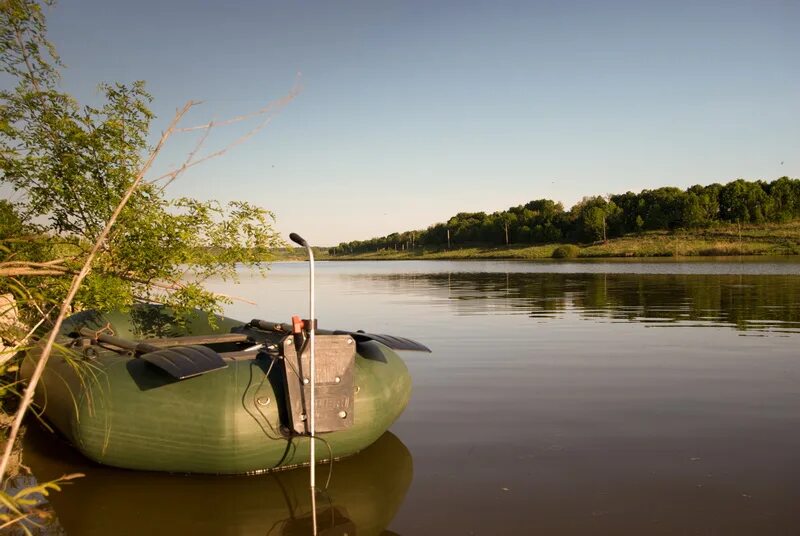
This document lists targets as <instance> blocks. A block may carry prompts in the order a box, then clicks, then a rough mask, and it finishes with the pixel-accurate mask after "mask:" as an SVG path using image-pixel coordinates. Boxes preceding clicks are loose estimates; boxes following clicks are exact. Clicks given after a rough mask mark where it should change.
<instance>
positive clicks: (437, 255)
mask: <svg viewBox="0 0 800 536" xmlns="http://www.w3.org/2000/svg"><path fill="white" fill-rule="evenodd" d="M564 247H567V248H569V247H570V245H569V244H545V245H537V246H525V245H511V246H487V247H480V246H471V247H464V248H452V249H449V250H448V249H422V248H416V249H413V250H408V251H395V250H380V251H376V252H370V253H361V254H357V255H337V256H336V257H330V258H333V259H342V260H345V259H352V260H356V259H358V260H367V259H370V260H399V259H530V260H532V259H548V258H552V257H553V252H554V251H555V250H556V249H558V248H564ZM726 255H800V220H796V221H792V222H789V223H770V224H762V225H742V226H741V227H740V226H738V225H735V224H724V225H715V226H713V227H709V228H708V229H692V230H686V229H682V230H678V231H674V232H668V231H649V232H645V233H642V234H631V235H626V236H623V237H620V238H614V239H611V240H608V241H607V242H604V243H603V242H596V243H594V244H583V245H579V247H578V252H577V256H578V257H583V258H602V257H697V256H726Z"/></svg>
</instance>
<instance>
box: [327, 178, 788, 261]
mask: <svg viewBox="0 0 800 536" xmlns="http://www.w3.org/2000/svg"><path fill="white" fill-rule="evenodd" d="M796 218H800V180H798V179H790V178H789V177H781V178H779V179H777V180H775V181H773V182H771V183H767V182H764V181H746V180H743V179H738V180H735V181H732V182H730V183H728V184H725V185H721V184H711V185H708V186H701V185H695V186H692V187H690V188H687V189H686V190H681V189H680V188H675V187H665V188H657V189H655V190H642V191H641V192H639V193H633V192H626V193H624V194H617V195H610V196H608V197H599V196H597V197H586V198H584V199H582V200H581V201H580V202H579V203H577V204H576V205H575V206H573V207H572V208H571V209H570V210H569V211H565V210H564V207H563V206H562V205H561V204H560V203H556V202H555V201H551V200H549V199H538V200H535V201H530V202H529V203H527V204H525V205H520V206H517V207H511V208H509V209H508V210H505V211H499V212H494V213H491V214H487V213H485V212H472V213H466V212H462V213H459V214H456V215H455V216H453V217H452V218H450V219H449V220H448V221H447V222H446V223H437V224H435V225H432V226H431V227H428V228H427V229H424V230H416V231H406V232H403V233H392V234H390V235H388V236H384V237H377V238H372V239H369V240H361V241H358V240H357V241H353V242H343V243H341V244H339V245H338V246H336V247H335V248H331V249H330V253H331V254H332V255H342V254H345V255H347V254H361V253H371V252H379V251H382V250H394V251H406V250H412V249H414V248H415V247H419V246H422V247H423V248H433V249H439V248H444V247H445V246H447V232H448V230H449V231H450V243H451V247H453V248H462V249H463V248H471V247H479V246H501V245H518V246H524V245H528V244H555V243H559V242H565V241H566V242H572V243H587V242H595V241H598V240H606V239H609V238H616V237H621V236H624V235H627V234H630V233H642V232H645V231H671V232H676V231H678V230H681V229H695V230H699V229H704V228H708V227H711V226H719V225H723V224H725V223H736V224H748V223H756V224H759V223H771V222H772V223H780V222H788V221H790V220H792V219H796ZM506 232H507V236H508V241H506Z"/></svg>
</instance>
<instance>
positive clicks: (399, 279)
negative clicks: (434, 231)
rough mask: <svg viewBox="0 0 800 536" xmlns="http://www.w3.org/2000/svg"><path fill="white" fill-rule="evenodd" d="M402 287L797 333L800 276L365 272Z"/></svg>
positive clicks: (609, 315)
mask: <svg viewBox="0 0 800 536" xmlns="http://www.w3.org/2000/svg"><path fill="white" fill-rule="evenodd" d="M368 277H369V278H370V279H371V280H373V281H375V282H380V281H385V282H387V283H388V284H391V285H392V286H393V287H395V288H396V289H397V290H398V291H399V292H409V291H411V292H420V293H424V294H425V295H431V294H433V296H435V297H436V298H437V300H438V303H439V304H444V305H447V306H449V307H452V308H453V309H454V311H455V312H456V313H457V314H492V315H495V314H527V315H529V316H531V317H537V318H558V317H559V316H562V315H563V314H564V313H565V312H570V313H577V314H578V315H580V316H581V317H584V318H587V319H593V320H595V321H600V320H602V319H608V320H621V321H629V322H643V323H647V324H658V325H665V324H666V325H677V326H686V325H687V323H689V324H690V325H694V326H715V325H727V326H731V327H735V328H736V329H740V330H755V331H786V332H800V276H798V275H769V276H764V275H762V276H756V275H681V274H657V275H642V274H619V273H604V274H560V273H535V274H533V273H519V272H516V273H505V274H503V273H469V272H457V273H446V274H445V273H432V274H408V273H405V274H391V275H374V274H373V275H370V276H368Z"/></svg>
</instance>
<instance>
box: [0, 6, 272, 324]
mask: <svg viewBox="0 0 800 536" xmlns="http://www.w3.org/2000/svg"><path fill="white" fill-rule="evenodd" d="M0 6H1V9H0V27H2V28H3V30H2V44H0V69H1V70H2V71H3V72H5V73H6V74H7V75H10V76H11V77H13V79H15V80H16V82H17V84H16V86H15V87H14V88H13V89H11V90H3V91H0V186H2V187H4V188H6V189H9V188H10V189H13V190H14V191H15V192H16V196H15V197H17V198H18V199H19V201H18V202H16V203H14V204H12V203H10V202H8V201H3V202H2V203H0V255H1V256H0V261H2V262H3V266H5V267H6V268H7V270H6V271H5V272H4V274H3V275H14V276H15V277H9V278H4V279H3V280H2V281H0V293H4V292H11V293H13V294H15V295H16V296H17V298H18V301H19V302H20V303H21V304H22V307H21V311H20V314H21V315H22V317H23V320H24V321H27V322H28V323H31V321H32V320H33V318H35V317H36V316H37V315H39V314H40V312H41V311H40V309H45V308H46V307H47V304H48V303H51V302H52V303H57V302H59V301H60V300H61V299H62V298H63V295H64V294H65V289H66V285H67V284H68V282H69V278H71V275H72V274H73V273H74V272H76V271H77V270H78V269H79V267H80V266H81V264H82V262H83V259H84V258H85V256H86V254H87V252H88V250H89V248H90V247H91V245H92V244H93V243H94V242H95V240H96V238H97V237H98V236H99V233H100V232H101V230H102V229H103V227H104V225H105V222H106V221H108V219H109V217H110V215H111V213H112V211H113V210H114V208H115V207H116V206H117V204H118V203H119V201H120V199H121V197H122V195H123V194H124V192H125V191H126V190H127V189H128V188H129V187H130V185H131V184H132V183H133V181H134V180H135V178H136V175H137V173H138V171H139V170H140V169H141V167H142V163H143V157H144V156H145V155H146V154H147V153H148V152H149V147H148V145H147V141H146V140H147V133H148V130H149V128H150V122H151V120H152V119H153V115H152V113H151V112H150V110H149V107H148V106H149V103H150V101H151V96H150V95H149V94H148V93H147V92H146V90H145V87H144V83H143V82H135V83H133V84H130V85H124V84H118V83H114V84H101V85H100V91H101V93H102V95H103V104H102V105H100V106H80V105H79V104H78V103H77V102H76V101H75V100H74V99H73V98H72V97H71V96H69V95H68V94H66V93H63V92H61V91H60V90H59V89H58V80H59V73H58V67H59V66H60V62H59V60H58V57H57V56H56V54H55V51H54V50H53V48H52V46H51V45H50V44H49V43H48V42H47V40H46V37H45V34H46V27H45V22H44V18H43V16H42V9H41V6H40V5H39V4H37V3H35V2H33V1H31V0H3V2H2V4H0ZM272 219H273V218H272V214H270V213H269V212H267V211H265V210H263V209H261V208H259V207H256V206H254V205H251V204H249V203H247V202H234V203H230V204H228V205H225V206H223V205H221V204H220V203H218V202H216V201H199V200H196V199H190V198H181V199H175V200H171V199H167V197H166V196H165V193H164V190H163V188H162V187H161V185H160V184H159V183H157V182H143V183H142V184H141V186H140V187H139V188H137V190H136V191H135V192H134V194H133V196H132V197H131V199H130V201H129V202H128V204H127V206H126V207H125V209H124V210H123V212H122V214H121V215H120V218H119V220H118V222H117V224H116V226H115V227H114V228H113V230H112V233H111V235H110V236H109V238H108V239H107V240H106V241H105V243H104V245H103V249H102V251H101V253H100V255H99V256H98V258H97V260H96V262H95V264H94V266H93V270H92V273H91V274H90V275H89V276H88V278H87V279H86V282H85V284H84V286H83V287H82V289H81V290H80V292H79V294H78V296H77V299H76V307H77V308H88V307H91V308H101V309H109V308H116V307H122V308H124V307H127V306H130V305H131V304H133V303H134V302H136V301H143V300H144V301H156V302H163V303H168V304H171V305H175V306H179V307H202V308H204V309H207V310H218V309H219V304H220V302H221V301H224V298H221V297H220V296H216V295H214V294H212V293H210V292H208V291H206V290H204V289H203V287H202V286H201V284H202V282H203V281H204V280H206V279H208V278H210V277H223V278H235V275H236V272H235V265H236V263H237V262H243V263H246V264H258V263H259V262H260V261H263V260H266V259H267V258H268V252H269V251H270V250H271V249H273V248H274V247H276V246H277V245H279V244H280V243H281V242H280V239H279V237H278V235H277V234H276V233H275V232H274V231H273V229H272V227H271V223H272ZM26 263H27V264H26ZM33 263H49V264H48V266H47V270H43V269H42V266H41V265H36V264H33ZM20 267H25V269H22V268H20ZM12 268H14V269H13V270H12ZM34 272H36V273H34ZM52 272H54V273H52ZM32 289H35V290H32ZM31 301H33V302H35V305H36V307H34V306H33V305H32V304H31V303H30V302H31Z"/></svg>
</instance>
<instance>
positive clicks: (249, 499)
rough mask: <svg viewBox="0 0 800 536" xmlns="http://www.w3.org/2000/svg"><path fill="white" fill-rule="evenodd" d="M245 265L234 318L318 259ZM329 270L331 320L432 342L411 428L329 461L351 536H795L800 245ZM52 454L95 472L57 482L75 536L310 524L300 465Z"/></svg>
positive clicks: (414, 361)
mask: <svg viewBox="0 0 800 536" xmlns="http://www.w3.org/2000/svg"><path fill="white" fill-rule="evenodd" d="M243 275H244V277H243V281H242V285H241V286H238V287H235V286H232V285H229V284H227V283H222V282H219V283H217V284H216V288H217V289H218V290H220V291H221V292H225V293H228V294H234V295H240V296H247V297H248V298H249V299H251V300H254V301H256V302H258V305H256V306H251V305H247V304H245V303H241V302H239V303H235V304H232V305H231V306H230V307H229V309H228V310H227V313H228V314H229V315H230V316H233V317H235V318H242V319H245V320H246V319H249V318H265V319H270V320H288V319H289V318H290V316H291V315H292V314H297V313H301V314H302V312H303V311H304V310H305V308H306V306H307V301H306V300H307V298H306V289H307V265H306V264H305V263H295V264H276V265H274V266H273V268H272V270H271V272H270V275H269V277H268V278H267V279H266V280H262V279H258V278H251V277H248V274H243ZM317 276H318V279H317V291H318V300H317V306H318V309H317V312H318V316H319V319H320V326H321V327H325V328H332V329H335V328H341V329H365V330H366V331H368V332H375V333H390V334H395V335H401V336H408V337H411V338H414V339H417V340H420V341H422V342H424V343H425V344H427V345H429V346H430V347H431V348H432V349H433V351H434V353H433V354H432V355H428V354H425V355H421V354H414V353H408V354H405V355H404V356H403V357H404V359H405V361H406V363H407V364H408V367H409V370H410V371H411V375H412V378H413V381H414V390H413V394H412V397H411V402H410V403H409V406H408V408H407V410H406V411H405V413H404V414H403V415H402V416H401V417H400V419H399V420H398V421H397V422H396V423H395V424H394V425H393V426H392V432H393V433H395V434H397V436H398V437H401V438H402V440H403V443H402V444H401V443H400V442H399V441H398V440H397V438H396V437H394V436H392V435H388V436H384V438H383V439H382V440H381V443H380V444H379V445H378V446H376V447H375V450H373V449H369V450H367V451H365V452H364V453H363V454H362V455H359V456H357V457H355V458H352V459H350V460H344V461H342V462H341V463H337V464H336V466H335V469H334V476H333V483H332V485H331V493H330V495H331V498H332V501H331V503H330V504H332V505H333V506H332V507H327V508H326V507H325V506H324V504H323V506H322V507H321V508H320V510H321V514H320V518H323V517H326V516H327V518H328V519H329V520H330V524H333V525H337V523H341V525H337V527H339V526H341V527H345V528H344V529H342V532H347V531H348V530H350V529H351V528H352V527H351V526H350V525H347V523H349V522H352V523H353V525H355V527H356V528H357V534H359V535H361V534H374V533H380V531H381V530H385V529H386V528H387V527H388V529H390V530H392V531H394V532H395V533H400V534H408V535H412V534H414V535H416V534H422V535H427V534H481V535H495V534H512V535H514V534H525V535H526V534H576V535H579V534H580V535H582V534H637V535H638V534H648V535H649V534H665V535H671V534H720V535H722V534H724V535H726V536H728V535H732V534H733V535H736V534H741V535H751V534H758V535H761V534H800V515H798V509H797V505H798V504H800V388H798V385H800V351H798V348H800V262H798V260H796V259H794V260H793V259H789V260H782V261H780V262H773V261H770V262H746V263H741V262H736V261H730V260H728V261H725V262H709V261H707V260H703V261H702V262H700V261H696V262H689V263H676V262H674V261H670V260H667V261H652V262H651V261H648V262H626V263H618V262H605V261H604V262H594V263H577V262H569V263H519V262H516V263H515V262H480V263H473V262H449V261H448V262H398V263H393V262H383V263H377V262H351V263H347V262H326V263H320V265H319V266H318V270H317ZM654 327H655V328H658V329H652V328H654ZM662 328H668V329H662ZM742 335H754V336H742ZM403 445H406V446H407V447H408V450H406V447H404V446H403ZM56 450H57V452H52V451H51V452H49V453H47V452H45V451H44V450H43V449H42V448H38V449H34V451H33V452H34V453H35V456H38V461H36V460H29V461H27V463H28V464H30V465H32V466H34V470H35V471H39V472H41V471H44V472H43V473H42V474H41V475H40V474H38V473H37V476H38V477H39V478H40V480H41V479H45V478H52V477H54V476H58V475H60V474H61V473H62V472H67V471H75V470H81V471H83V472H86V473H87V475H88V476H87V477H86V478H85V479H83V481H80V482H78V483H76V484H74V485H73V486H71V487H70V488H69V489H67V490H66V491H65V492H64V493H62V494H58V495H56V496H54V497H53V504H54V505H55V508H56V512H57V514H58V516H59V518H60V519H61V520H62V523H63V525H64V526H65V527H66V528H67V533H68V534H92V533H93V532H92V531H95V533H108V532H107V531H110V528H109V527H113V528H116V529H118V528H119V527H122V528H123V529H125V530H127V529H128V527H130V530H131V533H139V532H140V531H141V532H144V533H147V532H149V533H150V534H155V533H167V534H169V533H173V534H189V533H191V534H265V533H269V531H270V530H271V531H272V532H271V534H282V533H283V534H285V533H291V532H289V531H291V530H300V531H305V530H307V524H308V517H307V516H308V513H309V512H308V498H307V497H308V494H307V491H306V490H307V486H308V480H307V476H308V474H307V471H298V472H296V473H278V474H275V475H267V476H263V477H247V478H217V477H181V476H169V475H157V474H152V473H134V472H128V471H118V470H113V469H107V468H101V467H97V466H92V467H91V468H85V467H84V466H82V465H81V464H80V463H79V464H78V466H77V467H76V466H74V465H69V464H61V463H60V462H56V460H57V459H58V456H63V452H62V451H63V450H64V448H63V447H62V448H57V449H56ZM382 450H386V451H390V452H393V453H394V454H381V453H380V452H382ZM408 451H410V452H412V453H413V459H414V479H413V483H411V458H410V455H409V454H408ZM48 460H49V461H48ZM84 463H85V462H84ZM340 468H341V469H340ZM348 468H350V469H348ZM323 474H324V473H323ZM406 490H407V492H406ZM156 526H158V527H164V528H165V530H164V531H161V532H155V531H154V530H152V527H156ZM348 527H349V528H348ZM148 529H149V530H148ZM115 532H118V530H117V531H115Z"/></svg>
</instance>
